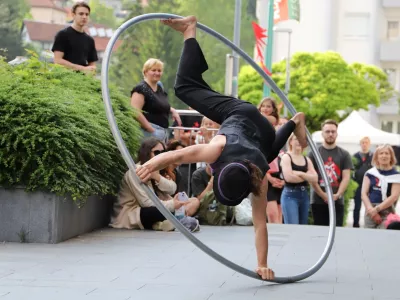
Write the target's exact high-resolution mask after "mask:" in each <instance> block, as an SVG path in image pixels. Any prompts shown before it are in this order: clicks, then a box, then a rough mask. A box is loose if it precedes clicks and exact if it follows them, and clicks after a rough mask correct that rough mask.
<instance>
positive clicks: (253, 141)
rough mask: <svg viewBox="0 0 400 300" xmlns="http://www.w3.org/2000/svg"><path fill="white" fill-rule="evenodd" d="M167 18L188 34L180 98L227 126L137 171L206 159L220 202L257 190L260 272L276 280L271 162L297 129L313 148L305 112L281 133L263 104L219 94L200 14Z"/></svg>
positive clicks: (301, 139) (237, 200)
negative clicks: (209, 78)
mask: <svg viewBox="0 0 400 300" xmlns="http://www.w3.org/2000/svg"><path fill="white" fill-rule="evenodd" d="M161 22H162V23H163V24H165V25H168V26H170V27H171V28H172V29H174V30H176V31H178V32H181V33H182V34H183V38H184V46H183V51H182V54H181V58H180V63H179V67H178V72H177V75H176V82H175V94H176V96H177V97H178V98H179V99H181V100H182V101H183V102H185V103H186V104H187V105H188V106H190V107H192V108H194V109H195V110H197V111H198V112H200V113H201V114H202V115H204V116H206V117H207V118H209V119H210V120H212V121H214V122H216V123H217V124H220V125H221V127H220V129H219V131H218V132H217V134H216V136H215V137H214V138H213V139H212V140H211V141H210V143H208V144H199V145H193V146H189V147H186V148H184V149H182V150H178V151H175V152H168V153H163V154H161V155H158V156H157V157H155V158H153V159H151V160H149V161H148V162H146V163H145V164H143V165H142V166H141V167H139V168H138V169H137V172H136V173H137V175H138V176H139V178H140V179H141V180H143V181H147V180H148V179H149V178H150V176H151V174H152V172H154V171H156V170H160V169H163V168H165V166H167V165H170V164H173V163H177V162H178V163H193V162H205V163H209V164H210V166H211V168H212V170H213V171H212V172H213V175H214V179H213V180H214V182H213V190H214V194H215V196H216V198H217V200H218V201H219V202H220V203H222V204H225V205H229V206H236V205H238V204H240V203H241V202H242V200H243V199H244V198H246V197H247V196H248V195H249V194H251V198H252V205H253V210H252V211H253V224H254V227H255V239H256V250H257V258H258V267H257V268H256V272H257V273H258V274H259V275H260V276H261V277H262V278H263V279H268V280H271V279H273V278H274V272H273V271H272V270H271V269H270V268H269V267H268V265H267V254H268V233H267V225H266V207H267V201H266V198H267V190H268V187H267V178H266V173H267V171H268V169H269V165H268V164H269V163H270V162H272V161H273V160H274V159H275V158H276V157H277V155H278V154H279V151H280V150H281V149H282V147H283V146H284V145H285V143H286V141H287V139H288V138H289V136H290V135H291V134H292V133H293V132H294V133H295V134H296V136H297V137H298V139H299V142H300V143H301V145H302V146H303V147H304V148H305V147H306V146H307V139H306V132H305V116H304V114H303V113H298V114H296V115H295V116H294V117H293V118H292V119H291V120H290V121H289V122H287V123H286V124H285V125H284V126H282V128H280V129H279V131H278V132H276V133H275V129H274V127H273V126H272V124H271V123H270V122H269V121H268V119H267V118H265V117H264V116H263V115H262V114H261V113H260V112H259V111H258V109H257V107H255V106H254V105H252V104H251V103H249V102H246V101H242V100H240V99H237V98H234V97H231V96H226V95H222V94H219V93H217V92H216V91H214V90H212V89H211V88H210V87H209V85H208V84H207V83H206V82H205V81H204V79H203V77H202V74H203V73H204V72H205V71H206V70H207V69H208V65H207V62H206V60H205V58H204V55H203V53H202V50H201V48H200V45H199V44H198V42H197V40H196V23H197V20H196V17H195V16H189V17H186V18H183V19H167V20H161Z"/></svg>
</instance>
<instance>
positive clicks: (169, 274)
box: [0, 225, 400, 300]
mask: <svg viewBox="0 0 400 300" xmlns="http://www.w3.org/2000/svg"><path fill="white" fill-rule="evenodd" d="M268 230H269V234H270V252H269V264H270V266H271V267H273V268H274V270H275V271H276V275H277V276H293V275H295V274H298V273H302V272H304V271H306V270H308V269H309V268H310V267H311V266H313V265H314V264H315V263H316V262H317V260H318V259H319V257H320V256H321V253H322V252H323V250H324V248H325V244H326V240H327V235H328V229H327V227H322V226H296V225H290V226H288V225H270V226H269V228H268ZM196 237H198V238H199V239H200V240H201V241H203V242H204V243H205V244H206V245H208V246H209V247H211V248H212V249H213V250H214V251H216V252H217V253H220V254H221V255H224V256H226V258H228V259H229V260H231V261H233V262H235V263H236V264H238V265H240V266H243V267H245V268H247V269H249V270H254V268H255V266H256V256H255V247H254V240H253V239H254V233H253V228H252V227H241V226H233V227H230V226H226V227H209V226H202V230H201V231H200V232H198V233H196ZM399 237H400V236H399V235H398V233H397V232H396V233H394V232H388V231H385V230H365V229H353V228H338V229H337V234H336V241H335V244H334V247H333V249H332V252H331V255H330V257H329V258H328V260H327V261H326V263H325V265H324V266H322V268H321V269H320V270H319V271H318V272H317V273H315V274H314V275H312V276H311V277H309V278H307V279H305V280H303V281H301V282H299V283H294V284H285V285H278V284H271V283H265V282H263V281H260V280H254V279H252V278H249V277H246V276H244V275H242V274H239V273H237V272H235V271H234V270H231V269H229V268H227V267H225V266H224V265H222V264H220V263H219V262H217V261H216V260H214V259H212V258H210V257H209V256H207V255H206V254H205V253H204V252H203V251H201V250H199V249H197V248H196V246H195V245H193V244H192V243H190V242H189V241H188V240H187V239H186V238H185V237H184V236H183V235H182V234H181V233H179V232H172V233H164V232H153V231H139V230H137V231H133V230H115V229H110V228H104V229H102V230H98V231H95V232H92V233H90V234H86V235H83V236H79V237H77V238H74V239H71V240H68V241H66V242H63V243H60V244H56V245H47V244H19V243H6V244H0V297H1V300H3V299H7V300H8V299H15V300H19V299H25V298H26V295H29V299H31V300H47V299H52V300H54V299H57V300H59V299H61V300H63V299H68V300H69V299H74V300H81V299H82V300H88V299H89V300H90V299H96V300H102V299H107V300H109V299H113V300H114V299H116V300H129V299H145V300H152V299H157V300H159V299H163V300H168V299H174V300H180V299H185V300H186V299H195V300H216V299H218V300H220V299H222V300H223V299H229V300H235V299H249V300H250V299H266V298H268V299H277V300H279V299H294V300H303V299H304V300H305V299H307V300H317V299H318V300H319V299H327V300H338V299H340V300H350V299H351V300H361V299H362V300H383V299H385V300H393V299H400V293H399V292H397V289H396V287H398V282H400V276H399V272H398V271H397V270H398V269H399V267H400V261H399V260H398V249H400V238H399ZM377 244H378V245H383V244H384V245H385V247H380V248H379V249H378V248H377V247H376V245H377Z"/></svg>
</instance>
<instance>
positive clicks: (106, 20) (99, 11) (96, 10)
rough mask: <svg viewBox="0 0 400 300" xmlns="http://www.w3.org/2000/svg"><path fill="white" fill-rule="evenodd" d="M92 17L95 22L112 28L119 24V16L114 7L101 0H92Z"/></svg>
mask: <svg viewBox="0 0 400 300" xmlns="http://www.w3.org/2000/svg"><path fill="white" fill-rule="evenodd" d="M89 6H90V19H91V21H92V22H94V23H98V24H102V25H107V26H109V27H110V28H115V27H116V26H117V18H116V17H115V15H114V9H113V8H112V7H110V6H107V5H106V4H103V3H102V2H101V1H100V0H90V1H89Z"/></svg>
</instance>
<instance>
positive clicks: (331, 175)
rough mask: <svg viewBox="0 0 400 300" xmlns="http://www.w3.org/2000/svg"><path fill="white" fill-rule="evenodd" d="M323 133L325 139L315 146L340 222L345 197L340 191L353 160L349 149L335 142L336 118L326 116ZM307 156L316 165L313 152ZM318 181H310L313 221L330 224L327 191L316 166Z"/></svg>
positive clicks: (339, 224)
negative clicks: (330, 188) (321, 161)
mask: <svg viewBox="0 0 400 300" xmlns="http://www.w3.org/2000/svg"><path fill="white" fill-rule="evenodd" d="M321 127H322V137H323V139H324V142H323V144H322V146H320V147H319V148H318V151H319V153H320V154H321V157H322V160H323V162H324V165H325V172H326V174H327V176H328V179H329V182H330V184H331V187H332V192H333V194H334V195H333V199H334V200H335V209H336V225H337V226H343V216H344V198H343V195H344V193H345V191H346V189H347V186H348V185H349V182H350V176H351V174H350V173H351V169H352V168H353V163H352V161H351V156H350V154H349V152H347V151H346V150H344V149H343V148H341V147H339V146H337V145H336V138H337V128H338V124H337V122H336V121H335V120H326V121H325V122H324V123H322V126H321ZM309 157H310V159H311V161H312V163H313V165H314V168H315V169H317V168H318V167H317V163H316V161H315V158H314V154H313V153H312V152H310V154H309ZM317 173H318V182H317V183H312V187H313V189H314V190H313V192H312V194H311V209H312V214H313V218H314V224H315V225H323V226H329V209H328V195H327V193H326V189H325V188H326V187H325V183H324V180H323V179H322V177H321V173H320V171H319V170H318V171H317Z"/></svg>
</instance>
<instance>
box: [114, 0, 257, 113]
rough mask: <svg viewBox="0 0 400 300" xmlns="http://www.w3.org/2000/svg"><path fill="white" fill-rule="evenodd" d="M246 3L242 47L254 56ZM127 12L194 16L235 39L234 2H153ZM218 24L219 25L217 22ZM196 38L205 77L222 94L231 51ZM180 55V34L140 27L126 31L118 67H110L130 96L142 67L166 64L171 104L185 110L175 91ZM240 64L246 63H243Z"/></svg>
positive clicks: (146, 25) (203, 37)
mask: <svg viewBox="0 0 400 300" xmlns="http://www.w3.org/2000/svg"><path fill="white" fill-rule="evenodd" d="M243 2H244V3H243V5H242V22H241V45H242V46H243V48H244V50H245V51H247V52H248V53H252V49H253V45H254V37H253V33H252V27H251V20H252V17H251V16H249V15H248V14H247V5H246V3H245V1H243ZM125 5H127V3H126V4H125ZM124 8H125V9H127V10H129V11H130V12H131V14H130V15H129V17H128V19H130V18H132V17H134V16H137V15H140V14H143V13H151V12H173V13H174V14H177V15H182V16H185V15H195V16H197V18H198V20H199V22H200V23H202V24H204V25H207V26H209V27H211V28H212V29H214V30H216V31H218V32H219V33H221V34H223V35H225V36H226V37H227V38H229V39H230V40H232V39H233V19H234V11H235V2H234V1H231V0H223V1H222V0H221V1H195V0H172V1H162V0H152V1H149V5H148V6H146V7H142V6H141V5H140V4H131V6H125V7H124ZM216 20H218V21H217V22H216ZM197 38H198V40H199V43H200V45H201V47H202V49H203V52H204V54H205V57H206V59H207V61H208V64H209V66H210V69H211V70H210V71H208V72H206V73H205V74H204V78H205V80H206V81H207V82H209V83H210V85H212V88H213V89H215V90H217V91H219V92H223V91H224V83H225V58H226V54H227V53H232V50H231V49H229V48H228V47H227V46H225V45H224V44H222V43H220V42H218V41H217V40H216V39H215V38H213V37H211V36H208V35H206V34H205V33H203V32H201V31H199V33H198V35H197ZM181 51H182V36H181V35H180V34H178V33H177V32H175V31H173V30H172V29H170V28H168V27H166V26H163V25H161V24H160V22H157V21H155V22H154V23H153V22H145V23H140V24H138V25H136V26H135V28H133V29H132V30H127V34H125V35H124V37H123V44H122V46H121V47H120V48H119V49H118V51H117V53H116V55H115V61H116V63H115V64H113V65H112V66H111V72H110V76H111V78H112V80H113V81H115V82H116V83H117V84H118V85H119V86H121V87H123V88H124V89H125V90H126V91H127V93H128V92H129V90H130V89H131V88H132V87H133V86H134V85H135V84H137V83H138V82H139V81H140V80H142V78H143V76H142V72H141V69H142V66H143V63H144V62H145V61H146V60H147V59H148V58H150V57H156V58H159V59H161V60H162V61H163V62H164V73H163V76H162V82H163V84H164V87H165V88H166V90H167V92H168V94H169V99H170V102H171V103H172V105H173V106H174V107H178V108H186V104H184V103H182V101H180V100H179V99H177V98H176V97H175V94H174V90H173V86H174V82H175V76H176V71H177V67H178V63H179V57H180V53H181ZM241 63H242V64H243V63H244V62H243V61H241Z"/></svg>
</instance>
